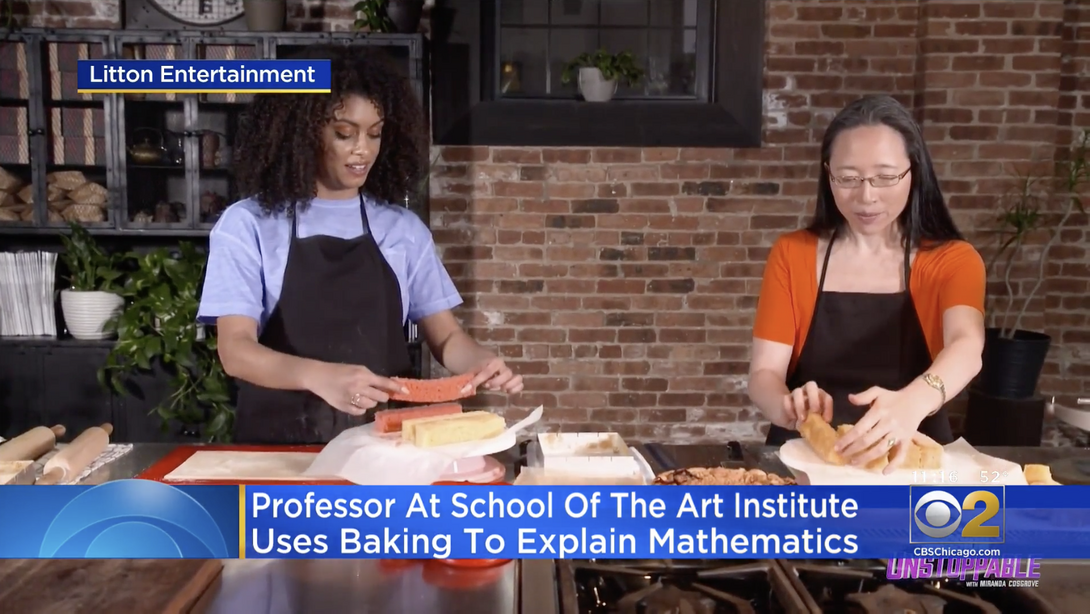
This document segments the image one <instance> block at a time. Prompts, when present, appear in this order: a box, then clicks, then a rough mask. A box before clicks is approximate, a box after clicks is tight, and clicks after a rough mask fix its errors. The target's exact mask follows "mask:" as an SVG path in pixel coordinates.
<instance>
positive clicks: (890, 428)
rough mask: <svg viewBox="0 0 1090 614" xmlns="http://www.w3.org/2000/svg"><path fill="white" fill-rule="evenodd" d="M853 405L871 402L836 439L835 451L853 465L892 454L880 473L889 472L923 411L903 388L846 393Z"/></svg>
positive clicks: (901, 456) (906, 446)
mask: <svg viewBox="0 0 1090 614" xmlns="http://www.w3.org/2000/svg"><path fill="white" fill-rule="evenodd" d="M848 400H850V401H851V402H852V403H853V404H855V405H870V409H869V410H868V411H867V413H866V414H865V415H864V416H863V417H862V418H861V419H860V420H859V422H857V423H856V424H855V426H854V427H852V430H851V431H849V432H848V433H847V434H846V435H844V437H842V438H841V439H840V441H839V442H837V445H836V451H837V452H838V453H840V455H841V456H843V457H844V458H846V459H851V463H852V464H853V465H856V466H865V465H866V464H867V463H869V462H870V461H872V460H874V459H876V458H879V457H882V456H886V455H889V454H890V452H891V451H892V452H893V454H892V455H890V457H889V464H888V465H887V466H886V468H885V470H884V471H883V473H887V474H888V473H889V472H891V471H893V470H895V469H897V468H898V467H900V466H901V464H902V463H903V462H904V460H905V455H906V454H907V453H908V449H909V446H910V445H911V444H912V438H913V437H914V436H915V435H916V432H917V431H918V429H919V428H920V422H922V421H923V414H922V413H920V411H919V407H918V401H916V400H914V399H912V398H910V395H909V394H908V393H906V392H905V391H893V390H886V389H885V388H879V387H877V386H875V387H873V388H871V389H869V390H867V391H865V392H861V393H859V394H853V395H849V396H848Z"/></svg>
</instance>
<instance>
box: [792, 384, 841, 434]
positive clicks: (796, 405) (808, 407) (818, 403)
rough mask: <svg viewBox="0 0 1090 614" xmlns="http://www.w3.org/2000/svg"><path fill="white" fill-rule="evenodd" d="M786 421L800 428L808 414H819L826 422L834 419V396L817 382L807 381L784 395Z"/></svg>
mask: <svg viewBox="0 0 1090 614" xmlns="http://www.w3.org/2000/svg"><path fill="white" fill-rule="evenodd" d="M783 411H784V414H785V421H786V422H787V423H788V424H789V425H792V426H794V427H795V428H798V425H800V424H802V423H803V422H804V421H805V420H806V416H807V415H808V414H819V415H820V416H821V417H823V418H825V421H826V422H832V421H833V397H832V396H830V395H829V393H828V392H825V391H824V390H822V389H821V388H818V385H817V384H816V383H815V382H806V383H805V384H803V385H802V386H799V387H798V388H796V389H794V390H792V391H791V392H789V393H787V394H786V395H784V397H783Z"/></svg>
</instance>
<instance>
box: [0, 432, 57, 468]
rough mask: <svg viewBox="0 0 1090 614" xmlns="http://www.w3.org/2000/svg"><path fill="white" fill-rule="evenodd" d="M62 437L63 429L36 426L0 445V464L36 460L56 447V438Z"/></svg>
mask: <svg viewBox="0 0 1090 614" xmlns="http://www.w3.org/2000/svg"><path fill="white" fill-rule="evenodd" d="M58 437H64V427H63V426H61V425H59V424H58V425H57V426H54V427H52V428H48V427H44V426H36V427H34V428H32V429H30V430H29V431H27V432H25V433H23V434H22V435H19V436H18V437H15V438H13V439H11V440H9V441H5V442H4V443H2V444H0V462H4V461H24V460H38V459H39V458H41V457H42V455H43V454H45V453H46V452H48V451H50V450H52V449H53V446H55V445H57V438H58Z"/></svg>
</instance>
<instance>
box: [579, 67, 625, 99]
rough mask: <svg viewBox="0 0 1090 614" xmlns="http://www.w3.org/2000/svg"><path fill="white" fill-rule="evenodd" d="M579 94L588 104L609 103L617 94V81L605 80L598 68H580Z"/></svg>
mask: <svg viewBox="0 0 1090 614" xmlns="http://www.w3.org/2000/svg"><path fill="white" fill-rule="evenodd" d="M579 93H580V94H582V95H583V99H584V100H586V101H587V102H609V101H610V100H612V99H613V95H614V94H616V93H617V80H616V79H614V80H612V81H608V80H606V79H604V78H603V77H602V71H600V70H598V69H597V68H580V69H579Z"/></svg>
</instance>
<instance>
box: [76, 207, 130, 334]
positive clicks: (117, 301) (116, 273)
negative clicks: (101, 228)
mask: <svg viewBox="0 0 1090 614" xmlns="http://www.w3.org/2000/svg"><path fill="white" fill-rule="evenodd" d="M69 228H70V229H71V234H70V235H61V242H62V243H63V244H64V251H63V252H62V253H61V254H60V259H61V261H62V262H63V263H64V265H65V268H67V269H68V283H69V287H68V288H66V289H64V290H61V313H62V314H63V315H64V324H65V326H66V327H67V328H68V333H69V334H71V335H72V336H73V337H74V338H76V339H80V340H97V339H106V338H108V337H110V336H111V335H112V334H113V331H112V330H111V328H110V326H109V322H110V320H111V319H112V318H114V316H116V315H117V314H118V313H119V312H120V311H121V308H122V307H123V306H124V304H125V301H124V299H123V298H122V297H121V295H120V294H119V293H118V291H119V290H120V286H119V283H118V279H119V278H120V277H121V270H120V269H119V268H118V264H119V262H120V258H119V257H117V256H115V255H112V254H108V253H106V252H105V251H104V250H103V249H102V248H101V247H99V245H98V244H97V243H96V242H95V240H94V238H93V237H92V236H91V233H89V232H87V229H86V228H84V227H83V226H82V225H80V224H77V223H75V222H71V223H69Z"/></svg>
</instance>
